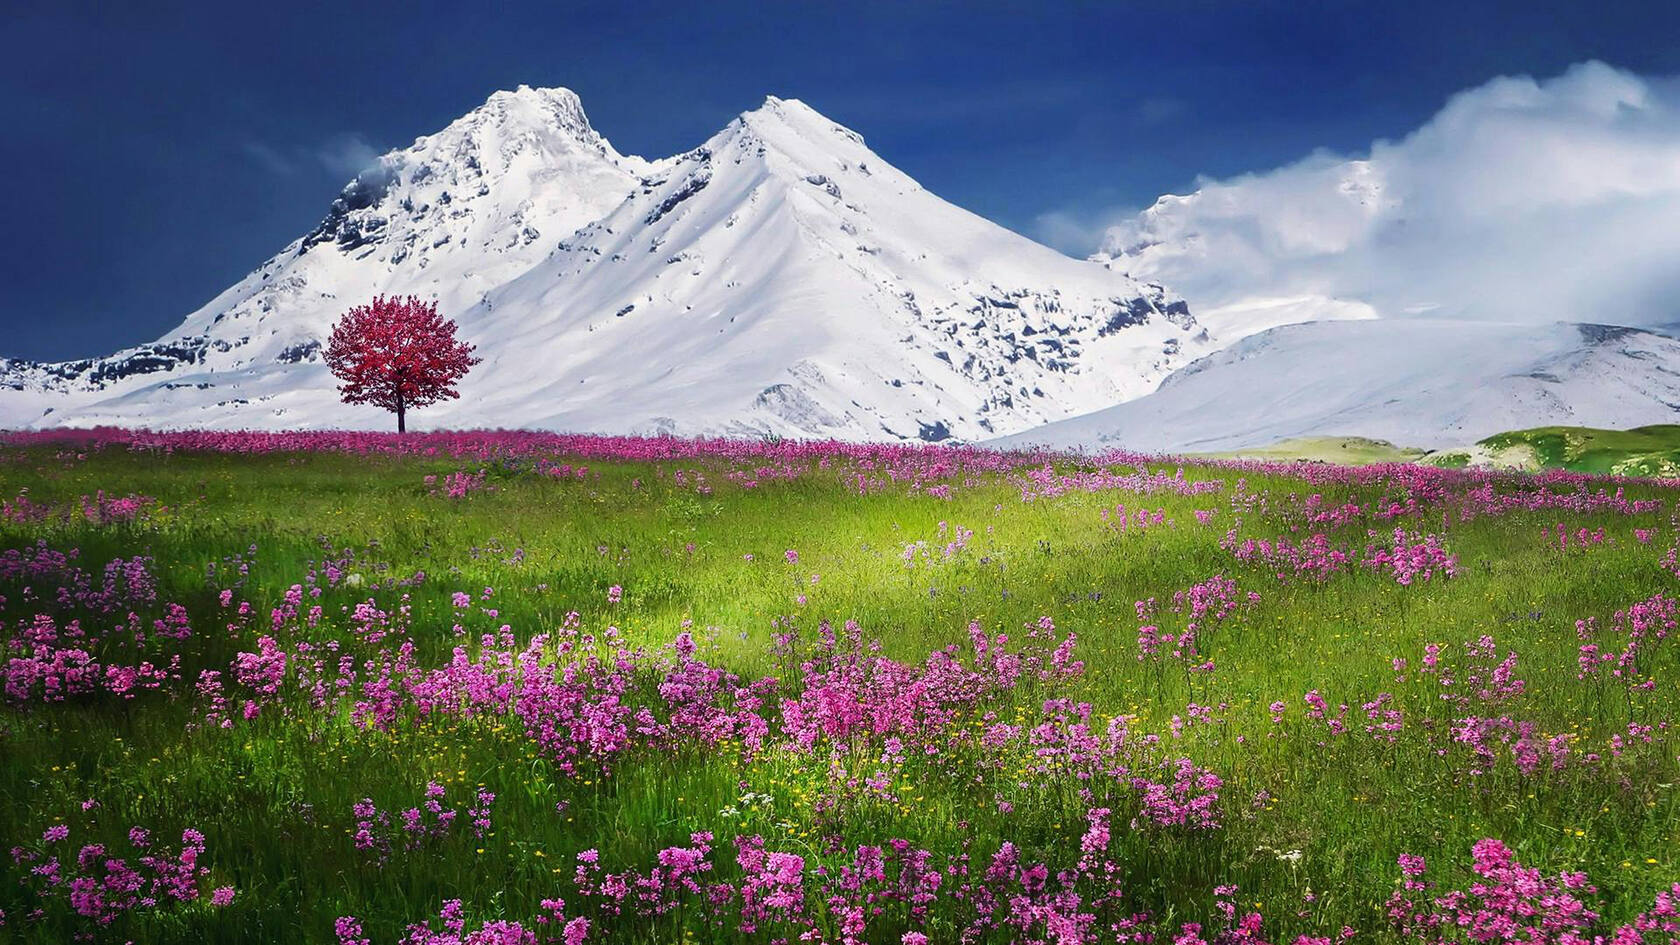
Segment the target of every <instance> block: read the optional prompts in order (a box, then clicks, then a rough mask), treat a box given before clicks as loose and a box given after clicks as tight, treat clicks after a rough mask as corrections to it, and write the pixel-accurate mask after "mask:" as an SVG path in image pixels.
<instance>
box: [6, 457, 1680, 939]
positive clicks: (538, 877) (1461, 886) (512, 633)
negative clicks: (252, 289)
mask: <svg viewBox="0 0 1680 945" xmlns="http://www.w3.org/2000/svg"><path fill="white" fill-rule="evenodd" d="M1677 560H1680V483H1676V482H1666V481H1654V480H1629V479H1608V478H1601V477H1592V476H1586V475H1582V474H1577V473H1568V472H1549V473H1543V474H1537V475H1526V474H1515V473H1495V472H1481V471H1467V470H1447V469H1437V468H1429V467H1422V466H1412V465H1400V464H1394V465H1380V466H1365V467H1336V466H1328V465H1322V464H1295V465H1283V464H1261V463H1236V462H1211V461H1190V460H1182V461H1181V460H1174V459H1167V458H1161V457H1152V456H1140V455H1133V454H1126V453H1119V452H1116V453H1110V454H1105V455H1098V456H1078V455H1057V454H1051V453H1039V452H1030V451H1029V452H1009V453H1001V452H991V451H986V450H982V449H975V448H965V447H940V446H867V445H855V444H839V443H811V442H751V441H735V440H681V439H670V438H646V439H643V438H609V437H586V436H563V435H550V434H535V433H513V432H479V433H437V434H411V435H403V436H393V435H380V434H365V433H293V434H261V433H243V434H240V433H233V434H230V433H172V434H155V433H146V432H135V431H120V430H94V431H77V432H70V431H59V432H50V433H40V434H15V435H9V436H6V437H5V438H3V439H0V797H3V799H4V800H3V803H0V833H3V837H0V840H3V844H0V939H3V940H6V941H18V942H54V943H57V942H77V941H86V942H131V941H132V942H321V943H328V945H387V943H390V945H396V943H403V945H465V943H474V945H536V943H565V945H580V943H601V942H632V943H668V942H685V941H689V942H755V943H790V945H791V943H832V945H854V943H859V945H861V943H870V945H875V943H889V945H928V943H947V942H949V943H983V942H1043V943H1055V945H1072V943H1098V942H1112V943H1159V945H1230V943H1255V945H1260V943H1271V945H1332V943H1336V945H1341V943H1355V942H1372V943H1377V942H1393V943H1400V942H1416V943H1444V942H1463V943H1471V942H1475V943H1484V942H1487V943H1493V942H1497V943H1515V942H1521V943H1559V945H1565V943H1568V945H1577V943H1580V945H1585V943H1599V942H1603V943H1616V945H1635V943H1673V942H1676V941H1680V797H1677V793H1676V784H1677V783H1680V732H1676V731H1675V726H1676V719H1677V713H1676V708H1677V707H1680V565H1676V561H1677Z"/></svg>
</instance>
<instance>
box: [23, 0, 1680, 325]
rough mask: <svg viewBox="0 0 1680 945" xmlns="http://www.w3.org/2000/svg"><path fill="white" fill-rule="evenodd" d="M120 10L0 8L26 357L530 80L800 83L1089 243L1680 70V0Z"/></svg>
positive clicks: (1000, 217) (604, 109)
mask: <svg viewBox="0 0 1680 945" xmlns="http://www.w3.org/2000/svg"><path fill="white" fill-rule="evenodd" d="M120 6H122V5H120V4H107V3H75V2H66V0H57V2H45V3H36V2H34V0H23V2H21V3H19V2H17V0H14V2H12V3H10V4H8V5H7V11H6V12H4V13H0V122H3V127H5V128H7V129H8V132H7V133H6V135H5V136H4V138H3V139H0V163H3V166H4V167H5V169H6V171H7V183H6V185H5V186H3V187H0V219H4V220H5V221H6V225H5V226H4V227H3V228H0V242H3V245H0V325H3V326H4V327H5V329H6V331H5V332H4V333H3V335H0V355H10V356H21V357H30V358H43V359H59V358H68V357H78V356H88V355H96V354H103V353H108V352H110V351H112V350H115V349H117V348H119V347H123V346H125V345H129V344H133V343H137V342H140V341H144V340H149V339H151V338H154V337H156V336H158V335H159V334H161V333H163V332H165V331H167V330H168V329H170V328H172V327H173V326H174V325H175V324H176V323H177V322H178V321H179V320H180V318H181V317H182V316H184V315H185V314H186V313H187V312H189V311H191V310H192V309H194V308H196V307H198V306H199V305H201V304H203V303H204V302H205V301H207V300H208V299H209V298H210V297H211V296H213V295H214V294H215V293H216V292H218V291H220V290H221V289H222V288H225V287H226V286H227V285H229V284H231V283H233V282H234V281H235V280H237V279H238V278H240V277H241V276H243V275H244V274H245V273H246V272H248V271H250V270H251V269H252V268H254V267H255V266H256V265H257V264H258V263H259V262H261V261H262V260H263V259H265V258H267V257H268V256H270V255H272V254H273V253H274V252H275V251H277V250H278V249H280V248H281V247H282V246H284V245H285V244H286V243H287V242H288V241H290V240H291V239H293V238H295V237H296V236H298V235H301V234H302V233H303V232H305V231H306V230H308V229H309V228H310V227H311V226H313V225H314V224H315V223H316V222H317V221H318V220H319V218H320V217H321V215H322V214H323V213H324V212H325V210H326V207H327V204H328V203H329V202H330V201H331V199H332V197H333V196H334V194H335V193H336V192H337V190H338V188H339V187H340V186H341V185H342V184H343V182H344V181H345V180H346V179H348V178H349V177H350V176H351V175H352V173H353V171H354V169H355V167H356V166H357V165H358V164H359V163H360V162H363V161H365V160H366V159H368V158H369V157H370V156H371V155H373V154H375V153H377V152H379V151H383V150H386V149H389V148H392V147H398V146H404V145H406V144H408V143H409V142H410V141H412V140H413V138H415V137H416V136H418V135H421V134H425V133H428V132H431V131H434V130H436V129H438V128H440V127H442V126H443V125H445V124H447V123H448V122H449V121H450V120H451V119H453V118H455V117H457V116H458V115H460V114H461V113H463V112H465V111H467V110H469V109H471V108H473V107H474V106H476V105H478V104H479V103H480V102H482V101H483V100H484V98H485V97H486V96H487V95H488V94H489V93H490V92H491V91H493V90H495V89H498V88H511V87H513V86H516V85H518V84H520V83H527V84H531V85H563V86H567V87H569V88H572V89H574V90H576V91H577V92H578V93H579V94H580V95H581V96H582V98H583V102H584V105H585V107H586V109H587V110H588V111H589V114H590V117H591V120H592V121H593V122H594V124H595V125H596V127H597V128H598V129H599V130H600V131H601V132H602V133H603V134H605V135H607V137H609V138H610V139H611V140H612V141H613V143H614V145H615V146H617V147H618V148H619V149H620V150H622V151H626V152H633V153H641V154H645V155H648V156H662V155H666V154H669V153H673V152H676V151H680V150H683V149H686V148H689V147H692V146H694V145H695V144H697V143H699V142H700V141H702V140H703V139H705V138H706V137H707V136H708V135H710V134H711V133H712V132H714V131H715V130H717V129H718V128H719V127H721V126H722V125H723V124H724V123H726V122H727V121H728V120H729V119H730V118H731V117H733V116H734V115H736V114H737V113H739V112H741V111H743V110H745V109H748V108H752V107H754V106H756V105H757V104H758V103H759V102H760V101H761V100H762V99H763V96H764V95H766V94H776V95H780V96H783V97H796V98H801V99H803V100H805V101H806V102H808V103H810V104H811V105H812V106H814V107H816V108H817V109H818V110H820V111H822V112H824V113H825V114H827V115H829V116H830V117H832V118H834V119H836V120H837V121H840V122H842V123H844V124H846V125H848V126H850V127H852V128H854V129H856V130H858V131H859V132H861V133H862V134H864V136H865V137H866V138H867V139H868V140H869V143H870V145H871V146H872V147H873V148H874V149H875V150H876V151H878V152H879V153H880V154H881V155H882V156H883V157H885V158H886V159H887V160H889V161H891V162H893V163H894V164H896V165H897V166H899V167H901V168H903V169H904V170H905V171H907V172H908V173H910V174H911V175H913V176H915V177H916V178H918V179H919V180H921V181H922V182H923V183H924V184H925V185H927V186H928V187H929V189H931V190H933V191H934V192H935V193H938V194H940V195H942V196H944V197H945V198H947V199H949V200H951V201H953V202H955V203H957V204H960V205H962V206H964V207H967V208H969V209H971V210H973V211H975V212H977V213H980V214H982V215H984V216H987V217H989V218H991V219H993V220H996V221H998V222H999V223H1002V224H1004V225H1006V226H1009V227H1011V228H1013V229H1016V230H1018V231H1021V232H1024V233H1027V234H1028V235H1032V236H1035V237H1038V238H1043V239H1048V240H1051V241H1052V242H1055V243H1057V244H1058V245H1059V246H1060V248H1062V249H1064V250H1068V251H1071V252H1077V253H1080V254H1083V253H1084V252H1086V251H1088V250H1090V249H1091V248H1094V246H1093V245H1085V244H1086V243H1087V242H1090V241H1091V240H1094V235H1092V234H1094V233H1095V229H1094V226H1095V224H1097V223H1099V222H1104V221H1106V220H1110V219H1112V218H1113V217H1114V215H1115V214H1116V213H1118V212H1119V211H1120V210H1122V209H1124V208H1136V207H1141V206H1144V205H1147V204H1148V203H1150V202H1151V201H1152V200H1153V199H1154V197H1155V196H1157V195H1158V194H1160V193H1163V192H1170V191H1180V192H1182V191H1184V190H1186V189H1188V188H1190V187H1191V186H1193V184H1194V182H1195V181H1196V179H1197V177H1198V175H1206V176H1210V177H1216V178H1217V177H1229V176H1231V175H1233V174H1238V173H1241V172H1244V171H1250V170H1264V169H1267V168H1272V167H1276V166H1278V165H1282V164H1286V163H1289V162H1293V161H1295V160H1297V159H1299V158H1301V157H1303V156H1305V155H1307V154H1309V153H1310V152H1312V151H1314V150H1315V149H1321V148H1322V149H1329V150H1332V151H1336V152H1348V153H1358V152H1362V151H1363V150H1365V149H1368V148H1369V147H1370V145H1371V142H1372V141H1373V140H1374V139H1378V138H1385V137H1398V136H1401V135H1404V134H1406V133H1407V132H1409V131H1411V130H1412V129H1414V128H1417V127H1418V126H1419V125H1421V124H1424V123H1425V122H1427V121H1428V120H1429V119H1430V117H1431V116H1433V115H1434V114H1435V113H1436V112H1437V111H1438V110H1439V109H1440V108H1441V105H1442V103H1443V102H1444V101H1445V100H1446V99H1447V97H1448V96H1450V95H1452V94H1453V93H1455V92H1458V91H1460V90H1462V89H1466V88H1469V87H1473V86H1477V85H1480V84H1482V83H1484V82H1486V81H1487V80H1488V79H1490V78H1492V77H1494V76H1497V75H1501V74H1518V73H1528V74H1534V75H1554V74H1557V73H1559V72H1562V71H1563V70H1564V69H1565V68H1566V67H1567V66H1569V65H1570V64H1571V63H1576V62H1580V61H1583V60H1587V59H1599V60H1602V61H1604V62H1607V63H1610V64H1612V65H1614V66H1617V67H1619V68H1622V69H1626V70H1629V71H1631V72H1634V73H1639V74H1642V75H1655V76H1665V75H1674V74H1677V73H1680V44H1677V43H1674V42H1673V41H1672V39H1673V37H1675V36H1680V4H1672V3H1657V2H1652V3H1645V4H1638V3H1622V4H1618V3H1614V2H1593V3H1579V4H1548V3H1544V2H1536V0H1527V2H1523V3H1479V2H1466V0H1455V2H1450V3H1430V2H1421V3H1404V4H1400V3H1396V4H1382V5H1379V4H1374V3H1362V2H1361V3H1327V2H1317V3H1315V2H1305V0H1290V2H1276V3H1273V2H1261V0H1241V2H1211V0H1171V2H1162V3H1127V2H1119V0H1109V2H1101V3H1063V4H1056V3H1027V2H1019V3H962V4H957V3H914V2H902V3H879V4H876V3H854V4H832V5H830V4H814V3H788V4H761V3H735V2H727V0H719V2H713V3H708V4H692V3H679V4H661V3H637V4H631V5H623V6H622V7H621V6H620V5H618V4H614V3H607V2H592V3H583V4H574V3H566V2H555V0H548V2H542V3H532V4H519V3H506V4H497V5H489V4H486V5H482V7H483V9H480V6H481V5H476V4H473V5H469V4H460V3H439V4H433V3H427V2H421V0H409V2H404V3H400V4H398V3H391V4H383V3H371V4H356V5H351V4H343V3H332V4H313V3H308V2H288V3H278V4H262V5H260V6H259V5H255V4H252V5H247V4H228V3H216V4H162V3H147V4H137V5H135V6H136V7H140V6H144V7H145V8H146V9H144V10H141V9H130V10H118V9H116V8H118V7H120ZM491 6H494V7H495V12H494V13H490V12H486V10H487V9H488V8H490V7H491ZM1050 221H1057V222H1055V223H1054V224H1052V223H1051V222H1050ZM1085 224H1090V225H1091V226H1092V229H1090V230H1089V232H1087V230H1086V228H1085V226H1084V225H1085Z"/></svg>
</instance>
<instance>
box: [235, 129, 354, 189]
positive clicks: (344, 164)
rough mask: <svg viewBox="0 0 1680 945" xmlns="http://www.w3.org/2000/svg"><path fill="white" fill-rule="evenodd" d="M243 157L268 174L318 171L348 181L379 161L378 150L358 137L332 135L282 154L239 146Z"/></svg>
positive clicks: (251, 144) (258, 145) (250, 144)
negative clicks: (314, 144)
mask: <svg viewBox="0 0 1680 945" xmlns="http://www.w3.org/2000/svg"><path fill="white" fill-rule="evenodd" d="M240 149H241V150H242V151H244V152H245V155H246V156H247V157H249V158H250V159H251V160H253V161H255V162H256V163H257V164H258V165H260V166H261V167H262V168H263V169H264V170H267V171H268V172H269V173H271V174H277V175H281V176H290V175H292V174H296V173H298V171H300V170H305V171H307V170H310V169H311V168H312V167H319V168H321V169H323V170H325V171H326V172H327V174H328V176H330V177H333V178H335V179H338V180H343V181H348V180H350V179H351V178H353V177H355V176H356V175H357V174H359V173H361V172H362V171H364V170H366V169H367V168H369V167H372V166H373V163H374V162H375V161H377V160H379V154H380V152H379V150H378V149H376V148H375V147H374V146H373V145H371V144H369V143H368V141H367V139H366V138H363V137H362V136H361V135H359V134H355V133H350V134H341V135H334V136H332V137H331V138H328V139H326V140H325V141H322V142H321V143H320V144H318V145H316V146H314V147H302V146H294V147H290V148H286V149H284V150H282V149H280V148H275V147H273V146H272V145H269V144H267V143H265V142H262V141H246V142H244V143H243V144H241V145H240Z"/></svg>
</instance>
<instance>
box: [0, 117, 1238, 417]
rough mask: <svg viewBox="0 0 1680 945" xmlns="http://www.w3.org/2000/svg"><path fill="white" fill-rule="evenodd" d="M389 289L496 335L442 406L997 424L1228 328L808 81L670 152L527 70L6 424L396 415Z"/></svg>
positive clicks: (1138, 383)
mask: <svg viewBox="0 0 1680 945" xmlns="http://www.w3.org/2000/svg"><path fill="white" fill-rule="evenodd" d="M379 292H383V293H389V294H414V295H419V296H422V297H427V298H435V299H437V300H438V302H439V306H440V309H441V310H442V311H443V312H444V313H445V314H446V315H449V316H452V317H454V318H455V319H456V320H457V321H458V322H459V323H460V326H461V336H462V338H463V339H464V340H467V341H470V342H472V343H474V344H476V345H477V346H478V354H479V356H480V357H482V358H483V359H484V362H483V363H482V364H481V365H479V366H478V367H477V368H476V369H475V370H474V371H473V373H472V374H471V375H469V377H468V378H467V379H466V380H465V381H464V382H463V383H462V385H461V395H462V396H461V399H460V400H459V401H454V402H451V403H447V404H443V405H439V406H437V407H433V408H428V409H426V410H424V411H420V412H418V413H417V414H415V415H414V417H413V418H412V419H413V422H414V423H415V425H416V426H421V427H425V426H430V427H468V426H506V427H513V426H523V427H540V428H551V429H567V430H579V431H601V432H666V431H668V432H676V433H686V434H699V433H733V434H754V433H777V434H783V435H793V436H823V437H838V438H849V439H883V438H887V439H916V438H920V439H926V440H939V439H944V438H947V437H956V438H963V439H978V438H984V437H987V436H992V435H998V434H1004V433H1011V432H1016V431H1020V430H1025V429H1028V428H1030V427H1033V426H1036V425H1038V424H1040V423H1044V422H1048V421H1054V420H1059V419H1063V418H1065V417H1069V416H1073V415H1076V414H1079V413H1084V412H1087V411H1091V410H1095V409H1098V408H1101V407H1105V406H1108V405H1110V404H1113V403H1116V402H1119V401H1122V400H1125V399H1127V398H1131V397H1136V396H1139V395H1141V394H1144V393H1146V392H1148V391H1149V390H1151V389H1152V388H1153V387H1154V386H1155V384H1156V383H1158V382H1159V380H1160V379H1161V378H1162V377H1164V376H1166V374H1167V373H1169V372H1170V371H1171V370H1172V369H1173V368H1175V367H1177V366H1178V365H1180V364H1183V363H1186V362H1187V361H1188V360H1189V359H1190V358H1192V357H1194V356H1195V355H1197V354H1200V353H1203V352H1205V351H1207V350H1210V347H1211V345H1210V340H1209V338H1208V336H1207V333H1206V332H1204V331H1203V330H1202V329H1201V327H1200V326H1199V325H1198V324H1197V323H1196V321H1195V319H1194V318H1193V317H1192V316H1191V314H1190V311H1189V309H1188V307H1187V306H1186V305H1185V303H1184V302H1183V300H1181V299H1179V298H1178V297H1177V296H1175V295H1173V294H1171V293H1169V292H1167V291H1166V290H1164V289H1162V288H1161V287H1160V286H1159V285H1153V284H1148V283H1144V282H1139V281H1136V280H1134V279H1132V278H1130V277H1128V276H1125V275H1123V274H1121V273H1117V272H1115V271H1113V270H1110V269H1108V268H1105V267H1104V266H1102V265H1100V264H1096V263H1092V262H1087V261H1080V260H1074V259H1070V258H1067V257H1065V256H1062V255H1061V254H1059V253H1057V252H1055V251H1053V250H1050V249H1048V248H1046V247H1043V246H1040V245H1038V244H1036V243H1034V242H1032V241H1030V240H1028V239H1026V238H1024V237H1021V236H1019V235H1017V234H1014V233H1012V232H1010V231H1008V230H1005V229H1003V228H1002V227H999V226H997V225H995V224H992V223H990V222H988V221H986V220H984V219H982V218H980V217H978V216H975V215H973V214H971V213H968V212H966V211H964V210H961V209H959V208H957V207H955V206H952V205H951V204H948V203H946V202H945V201H943V200H941V199H939V198H938V197H937V196H935V195H933V194H931V193H929V192H927V191H926V190H925V189H923V188H922V187H921V186H920V185H919V184H917V183H916V182H915V181H914V180H912V179H910V178H909V177H908V176H907V175H905V174H904V173H903V172H901V171H899V170H897V169H895V168H893V167H892V166H891V165H889V164H888V163H886V161H884V160H883V159H882V158H881V157H880V156H879V155H876V154H875V153H874V152H872V151H871V150H869V148H868V147H867V146H866V145H865V144H864V142H863V139H862V138H861V137H859V136H858V135H857V134H856V133H854V132H852V131H850V130H848V129H846V128H843V127H841V126H839V125H837V124H835V123H834V122H832V121H830V120H828V119H827V118H824V117H823V116H822V115H820V114H818V113H817V112H816V111H814V110H812V109H811V108H809V107H808V106H806V105H803V104H801V103H799V102H797V101H784V100H780V99H776V98H770V99H767V100H766V101H765V103H764V105H763V106H762V107H760V108H758V109H755V110H753V111H750V112H747V113H746V114H744V115H742V116H740V117H739V118H737V119H736V120H735V121H733V122H731V123H730V124H729V125H728V126H727V127H725V128H724V129H723V130H722V131H720V132H719V133H718V134H717V135H715V136H713V137H712V138H711V139H710V140H709V141H707V142H705V143H704V144H703V145H701V146H700V147H698V148H696V149H694V150H693V151H690V152H687V153H685V154H681V155H677V156H675V157H672V158H668V159H664V160H661V161H656V162H649V161H645V160H642V159H641V158H636V157H627V156H624V155H621V154H619V153H618V152H617V151H615V150H614V149H613V148H612V146H611V145H610V144H609V143H608V142H607V141H606V140H605V139H604V138H602V137H601V136H600V135H599V134H597V133H596V132H595V131H594V130H593V129H592V128H591V127H590V124H589V122H588V119H587V118H586V117H585V116H584V113H583V110H582V107H581V106H580V104H579V103H578V100H577V98H576V96H574V95H573V94H572V93H570V92H568V91H565V90H561V89H552V90H545V89H530V88H525V87H521V88H520V89H519V90H518V91H515V92H498V93H497V94H495V95H493V96H492V97H491V98H490V100H489V101H488V102H486V103H485V104H484V105H483V106H482V107H480V108H478V109H476V110H475V111H473V112H472V113H470V114H468V115H466V116H465V117H463V118H461V119H460V120H458V121H456V122H455V123H453V124H451V125H450V126H449V127H448V128H445V129H444V130H443V131H441V132H439V133H438V134H435V135H431V136H428V137H425V138H421V139H419V140H418V141H416V142H415V144H414V145H413V146H412V147H410V148H408V149H406V150H403V151H396V152H392V153H390V154H387V155H385V156H384V157H383V158H381V159H380V161H379V163H378V164H377V165H376V166H375V167H374V168H372V169H370V170H368V171H366V172H364V173H363V174H361V175H360V176H359V177H357V179H356V180H355V181H353V182H351V183H350V184H349V185H348V186H347V187H346V188H345V189H344V191H343V193H342V194H341V195H340V196H339V198H338V199H337V200H336V201H334V203H333V205H332V207H331V209H330V211H329V212H328V214H327V216H326V218H325V219H324V220H323V221H322V223H321V224H320V226H318V227H317V228H316V229H315V230H313V231H312V232H311V233H309V234H308V235H306V236H304V237H303V238H301V239H299V240H297V241H296V242H294V243H292V244H291V245H290V246H288V247H286V248H285V249H284V250H282V251H281V252H280V253H279V254H278V255H276V256H275V257H274V258H273V259H271V260H269V261H268V262H267V263H265V264H264V265H263V266H262V267H260V268H259V269H258V270H257V271H255V272H253V273H252V274H251V275H249V276H247V277H246V278H245V279H244V280H242V281H241V282H240V283H239V284H237V285H235V286H234V287H232V288H230V289H228V290H227V291H225V292H223V293H222V294H221V295H219V296H217V297H216V298H215V299H213V300H211V302H210V303H209V304H207V305H205V306H204V307H203V308H202V309H200V310H199V311H197V312H194V313H193V314H192V315H190V316H188V317H187V319H186V320H185V321H184V322H183V323H182V325H181V326H180V328H178V329H177V330H175V331H174V332H171V333H170V334H169V335H167V336H165V337H164V338H162V339H160V340H159V341H157V342H154V343H152V344H149V345H142V346H140V347H138V348H135V349H131V350H129V351H125V352H121V353H119V354H117V355H114V356H111V357H109V358H101V359H91V360H87V361H79V362H71V363H62V364H33V363H27V362H17V361H12V362H0V384H3V385H4V387H0V426H9V425H25V424H27V425H41V426H46V425H93V424H107V423H110V424H125V425H147V426H154V427H251V428H282V427H284V428H290V427H310V426H352V427H357V426H359V427H375V428H377V427H384V426H386V425H388V423H389V418H388V417H387V416H385V415H384V414H382V413H380V412H379V411H377V410H375V409H373V408H366V407H355V408H352V407H344V406H342V405H340V404H339V403H338V402H337V397H336V393H335V391H334V384H333V381H332V379H331V377H330V376H329V374H328V373H327V371H326V369H325V367H324V365H322V364H321V362H320V347H321V345H322V343H323V342H324V339H325V336H326V334H327V332H328V331H329V330H330V327H331V325H332V324H333V322H334V321H335V320H336V319H337V318H338V317H339V315H341V314H342V313H343V311H344V310H345V309H347V308H348V307H350V306H351V305H353V304H356V303H358V302H360V301H363V300H365V299H367V298H368V297H370V296H372V295H373V294H375V293H379ZM6 388H10V389H9V390H8V389H6ZM44 411H45V412H44ZM43 412H44V413H43Z"/></svg>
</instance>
